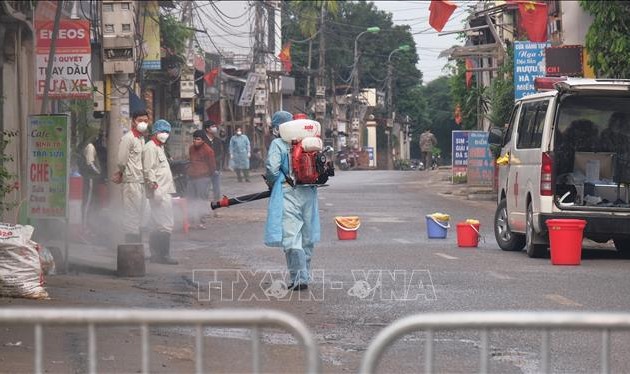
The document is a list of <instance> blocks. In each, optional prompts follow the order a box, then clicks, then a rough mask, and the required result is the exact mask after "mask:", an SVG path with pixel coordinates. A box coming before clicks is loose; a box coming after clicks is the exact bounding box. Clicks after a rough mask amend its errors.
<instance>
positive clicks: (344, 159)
mask: <svg viewBox="0 0 630 374" xmlns="http://www.w3.org/2000/svg"><path fill="white" fill-rule="evenodd" d="M335 159H336V161H337V166H339V169H341V170H348V169H349V168H350V165H348V155H347V153H346V152H345V151H339V152H337V155H336V157H335Z"/></svg>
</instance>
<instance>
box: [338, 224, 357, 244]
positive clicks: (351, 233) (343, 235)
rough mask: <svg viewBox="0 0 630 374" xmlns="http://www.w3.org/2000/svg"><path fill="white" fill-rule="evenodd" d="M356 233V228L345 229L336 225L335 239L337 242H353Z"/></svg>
mask: <svg viewBox="0 0 630 374" xmlns="http://www.w3.org/2000/svg"><path fill="white" fill-rule="evenodd" d="M358 231H359V227H358V226H357V228H356V229H347V228H345V227H341V226H339V224H337V237H338V238H339V240H355V239H356V238H357V233H358Z"/></svg>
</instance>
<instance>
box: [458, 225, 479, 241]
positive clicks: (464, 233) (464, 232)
mask: <svg viewBox="0 0 630 374" xmlns="http://www.w3.org/2000/svg"><path fill="white" fill-rule="evenodd" d="M479 227H480V224H478V223H466V222H459V223H458V224H457V246H458V247H476V246H478V245H479Z"/></svg>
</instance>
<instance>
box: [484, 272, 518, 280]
mask: <svg viewBox="0 0 630 374" xmlns="http://www.w3.org/2000/svg"><path fill="white" fill-rule="evenodd" d="M488 275H489V276H491V277H495V278H497V279H503V280H505V279H514V278H512V277H510V276H509V275H505V274H500V273H497V272H494V271H489V272H488Z"/></svg>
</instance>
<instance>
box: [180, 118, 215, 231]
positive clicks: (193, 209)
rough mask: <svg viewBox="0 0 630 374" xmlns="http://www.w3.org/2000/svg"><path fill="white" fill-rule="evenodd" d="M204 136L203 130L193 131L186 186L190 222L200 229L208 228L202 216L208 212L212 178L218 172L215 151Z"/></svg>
mask: <svg viewBox="0 0 630 374" xmlns="http://www.w3.org/2000/svg"><path fill="white" fill-rule="evenodd" d="M204 136H205V135H204V131H203V130H197V131H195V132H194V133H193V144H192V145H191V146H190V148H189V149H188V156H189V160H190V166H189V167H188V171H187V173H188V184H187V186H186V199H187V200H188V215H189V222H190V224H191V226H192V227H196V228H199V229H205V228H206V227H205V226H204V224H203V219H202V217H203V216H204V215H205V214H206V213H207V212H208V191H209V188H210V178H211V176H212V175H214V173H215V172H216V160H215V155H214V151H213V150H212V148H211V147H210V146H209V145H208V144H206V143H205V142H204V140H203V138H204ZM216 200H218V199H216Z"/></svg>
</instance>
